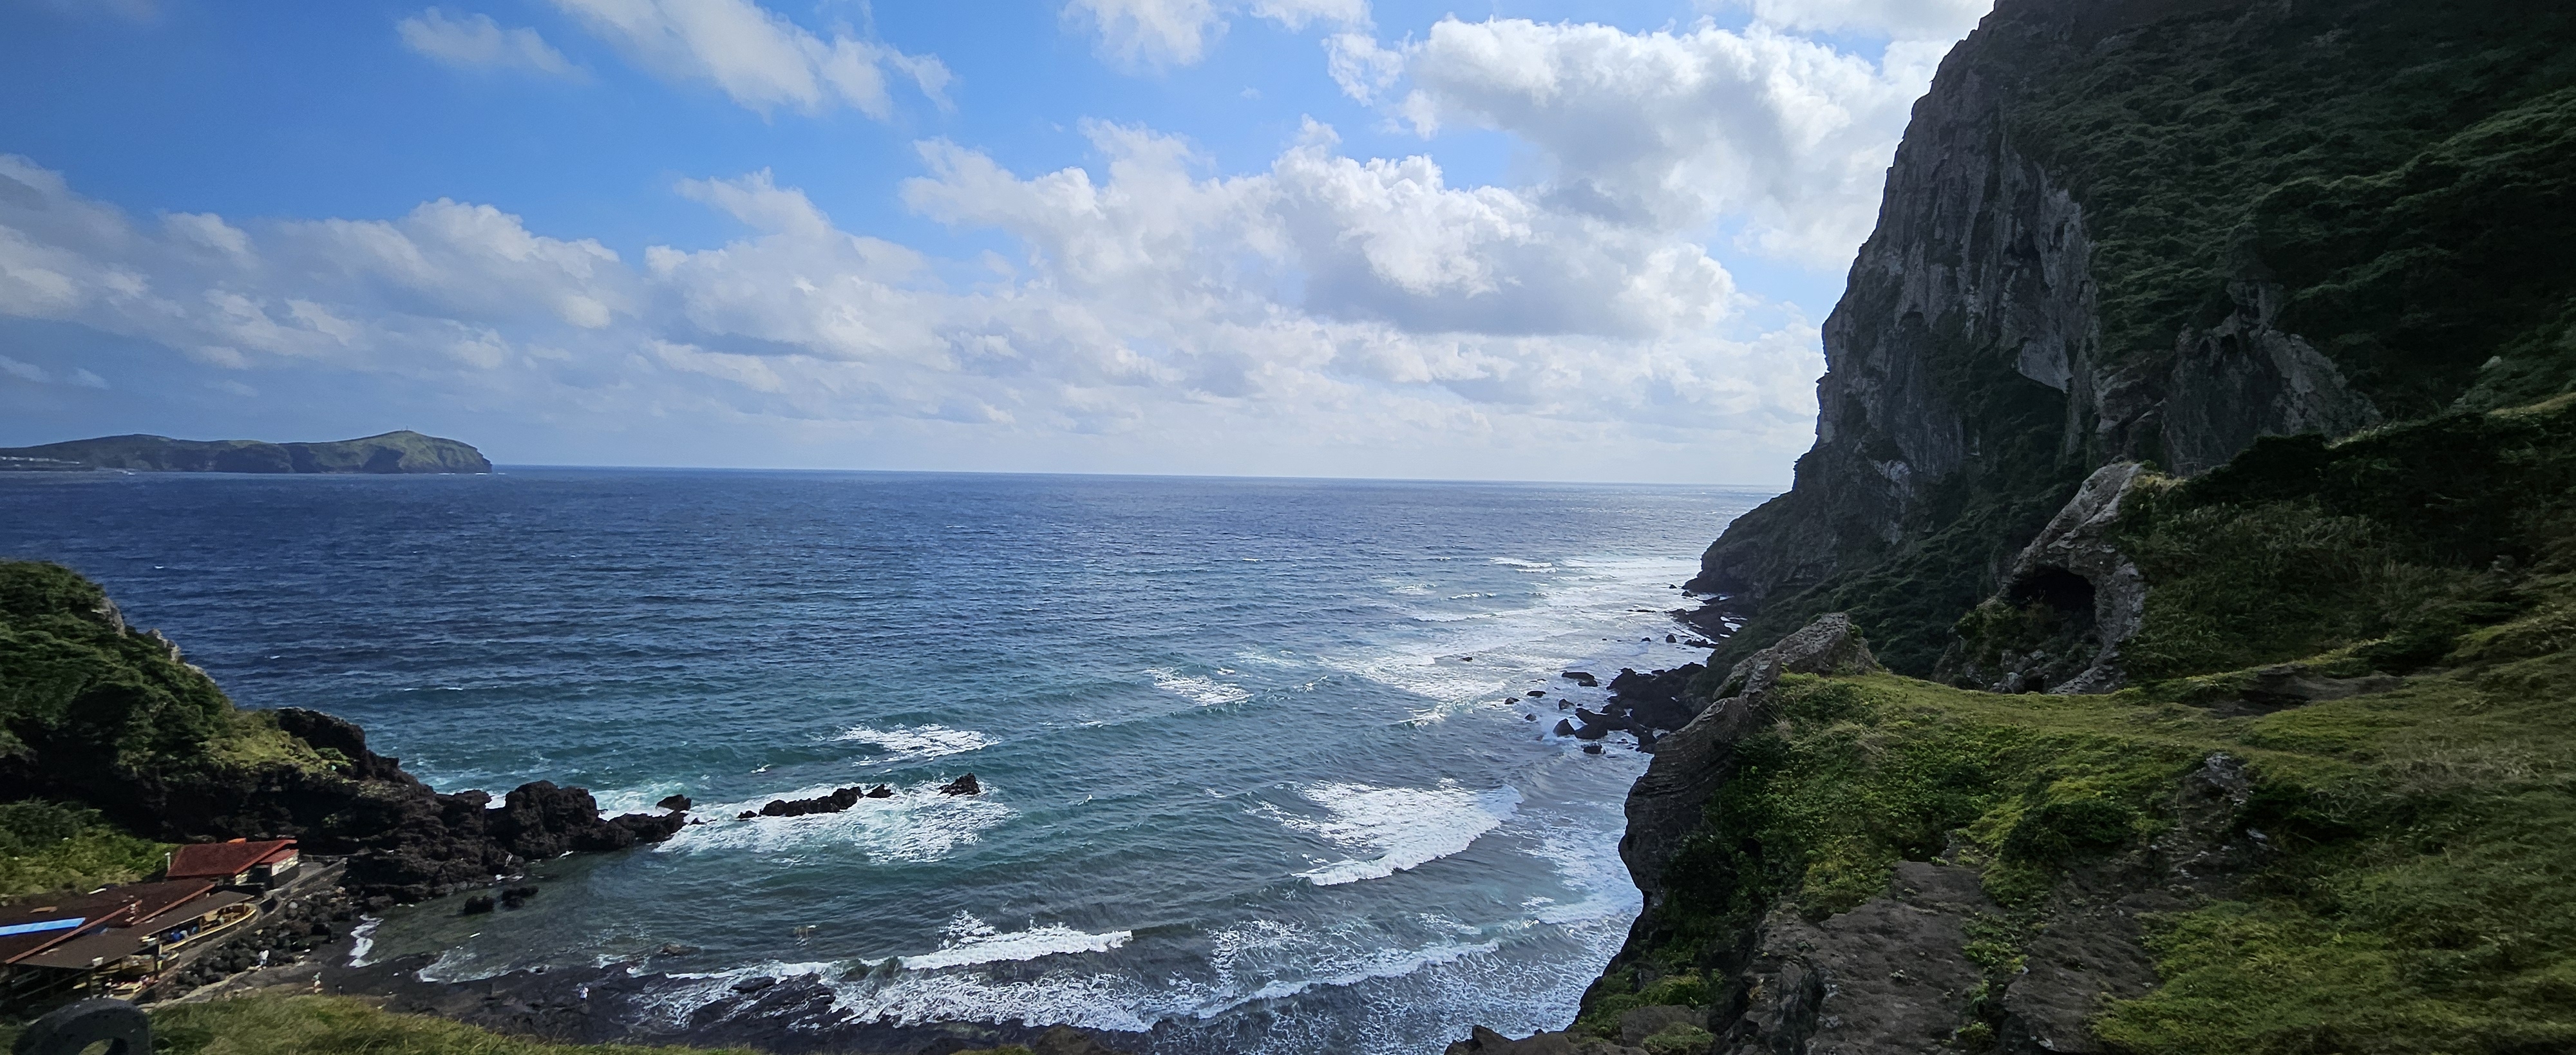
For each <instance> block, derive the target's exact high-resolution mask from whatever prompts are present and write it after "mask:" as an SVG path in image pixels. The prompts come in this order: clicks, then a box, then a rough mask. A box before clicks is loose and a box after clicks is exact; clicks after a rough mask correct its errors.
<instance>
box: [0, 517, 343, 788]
mask: <svg viewBox="0 0 2576 1055" xmlns="http://www.w3.org/2000/svg"><path fill="white" fill-rule="evenodd" d="M40 752H41V754H42V756H43V760H44V765H45V766H46V767H48V768H51V769H54V770H57V772H55V773H52V774H50V775H51V776H54V777H64V776H68V775H70V774H69V773H68V771H66V770H65V767H69V766H93V767H97V768H98V769H99V772H98V773H96V774H95V775H96V776H98V777H101V778H106V777H112V776H116V775H130V774H139V773H145V772H150V773H155V774H164V775H167V774H175V773H183V772H188V771H202V770H208V769H215V768H226V767H237V766H242V765H258V764H263V763H272V762H273V763H280V764H287V765H295V766H314V767H318V766H323V765H327V763H326V761H325V760H324V759H323V758H322V757H321V756H320V755H317V754H315V753H314V752H313V749H312V748H310V747H308V746H306V745H305V744H304V742H303V741H301V740H298V739H296V738H294V737H292V736H288V735H287V734H286V733H284V732H282V731H280V730H279V729H278V728H277V727H276V723H275V720H274V719H273V718H270V717H268V716H265V715H261V714H256V713H249V712H243V711H238V710H235V709H234V708H233V705H232V701H230V700H228V699H226V698H225V697H224V694H223V690H221V689H219V688H216V687H215V682H214V679H212V678H209V677H207V676H206V674H205V672H204V671H201V670H198V669H197V668H195V667H192V666H189V665H188V664H186V663H185V662H183V661H181V660H180V658H179V654H178V649H177V648H176V647H174V646H172V645H171V644H170V643H169V642H167V641H164V640H162V639H161V638H160V637H158V636H157V635H153V634H149V633H142V632H137V631H134V630H131V629H128V628H126V627H125V626H124V625H123V622H122V620H121V619H119V618H118V616H117V615H116V609H115V607H114V606H113V605H111V604H109V603H108V600H107V595H106V593H105V592H104V591H102V590H101V589H99V587H98V584H96V583H93V582H90V581H89V580H87V579H84V578H82V577H81V576H80V575H78V574H77V573H74V572H73V571H71V570H70V569H68V568H64V567H61V566H59V565H54V564H44V563H38V562H32V561H0V793H6V792H10V791H13V790H14V789H12V788H10V787H8V786H7V784H8V783H15V782H21V781H28V780H32V779H34V777H35V776H36V775H34V774H19V773H14V772H12V770H14V769H17V768H19V767H24V766H28V765H33V764H35V762H36V760H37V757H38V755H39V753H40ZM6 778H16V779H15V780H7V779H6ZM0 797H8V798H16V797H21V795H20V794H0Z"/></svg>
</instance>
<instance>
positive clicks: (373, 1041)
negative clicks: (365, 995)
mask: <svg viewBox="0 0 2576 1055" xmlns="http://www.w3.org/2000/svg"><path fill="white" fill-rule="evenodd" d="M151 1015H152V1040H153V1045H152V1046H153V1051H154V1052H155V1053H156V1055H347V1053H349V1052H366V1053H368V1055H686V1053H706V1055H759V1053H758V1052H756V1051H754V1050H753V1049H750V1048H678V1047H641V1046H636V1045H629V1044H552V1043H548V1042H545V1041H541V1040H530V1039H527V1038H524V1037H514V1036H509V1035H506V1034H501V1033H494V1032H492V1031H490V1030H485V1029H478V1028H476V1027H473V1026H468V1025H464V1024H461V1023H456V1022H450V1021H447V1020H446V1019H441V1018H431V1017H428V1016H426V1015H401V1014H394V1013H392V1012H388V1011H384V1010H380V1009H378V1008H376V1007H373V1006H371V1005H369V1004H367V1003H365V1002H364V1001H360V1000H354V999H350V998H348V997H334V996H291V997H277V996H261V997H244V998H240V999H234V1000H215V1001H208V1002H204V1003H193V1004H164V1005H162V1006H160V1007H156V1008H153V1009H152V1010H151ZM14 1033H15V1031H14V1030H11V1029H9V1028H7V1027H0V1042H6V1041H9V1040H13V1039H15V1037H14Z"/></svg>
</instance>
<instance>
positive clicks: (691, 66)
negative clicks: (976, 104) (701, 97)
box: [555, 0, 951, 120]
mask: <svg viewBox="0 0 2576 1055" xmlns="http://www.w3.org/2000/svg"><path fill="white" fill-rule="evenodd" d="M555 4H556V6H558V7H561V8H563V9H564V10H565V11H567V12H569V13H571V14H572V15H574V16H576V17H578V18H579V19H580V20H581V21H582V23H583V24H584V25H586V26H588V27H589V28H590V30H591V31H592V32H593V33H596V34H597V35H599V36H600V37H601V38H603V39H606V40H608V41H609V42H610V43H612V44H615V45H617V46H618V47H619V48H620V49H622V50H624V51H625V52H626V53H627V54H629V55H631V56H633V57H634V58H635V60H636V61H637V62H640V63H642V64H643V65H644V66H646V67H648V68H650V69H652V70H654V71H656V72H657V73H660V74H661V75H662V76H665V77H668V78H671V79H674V80H703V81H707V82H709V83H712V84H714V85H715V86H716V87H717V89H719V90H721V91H723V92H724V93H725V95H726V96H728V97H730V98H731V99H732V100H733V101H734V102H736V103H738V104H740V105H742V106H743V107H745V108H747V109H751V110H755V111H758V112H760V113H763V114H766V113H770V112H771V111H773V110H775V109H777V108H779V107H786V108H789V109H792V110H796V111H799V112H802V113H808V114H812V113H821V112H823V111H826V110H830V109H833V108H835V107H840V106H848V107H851V108H853V109H856V110H858V111H859V112H861V113H864V114H867V115H868V116H870V117H874V118H877V119H879V120H884V119H886V118H889V117H891V116H893V113H894V101H893V98H892V97H891V95H890V94H889V93H888V91H887V88H886V75H887V72H888V71H892V72H894V73H895V74H898V75H900V76H903V77H905V78H908V79H910V80H911V81H912V82H913V84H914V86H915V87H917V88H918V89H920V91H921V93H922V94H923V95H924V96H926V97H928V98H929V99H930V100H931V101H933V102H935V103H938V104H940V105H941V106H946V105H947V104H948V102H947V89H948V83H949V81H950V79H951V77H950V74H949V71H948V67H947V66H946V65H945V64H943V63H941V62H940V61H939V59H938V58H937V57H936V56H932V55H907V54H905V53H903V52H901V51H899V50H896V49H895V48H892V47H889V46H887V45H885V44H881V43H877V42H875V41H870V40H860V39H857V38H854V37H851V36H849V35H848V34H846V33H835V34H833V35H832V37H831V39H829V40H826V39H824V38H823V37H821V36H818V35H816V34H814V33H812V32H810V31H808V30H806V29H805V28H804V27H802V26H799V25H797V24H796V23H794V22H791V21H789V20H788V19H787V18H786V17H784V16H782V15H779V14H777V13H776V12H773V11H770V10H768V9H766V8H763V7H761V6H760V5H758V4H755V3H752V2H750V0H555Z"/></svg>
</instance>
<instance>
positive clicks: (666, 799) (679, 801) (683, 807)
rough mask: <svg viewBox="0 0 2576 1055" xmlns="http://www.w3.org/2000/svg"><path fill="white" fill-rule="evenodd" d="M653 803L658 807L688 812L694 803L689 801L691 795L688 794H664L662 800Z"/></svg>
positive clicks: (674, 811)
mask: <svg viewBox="0 0 2576 1055" xmlns="http://www.w3.org/2000/svg"><path fill="white" fill-rule="evenodd" d="M653 805H654V807H655V808H657V809H665V810H669V811H671V812H673V813H687V812H689V807H690V806H691V805H693V803H691V802H690V801H689V797H688V796H686V795H665V796H663V798H662V801H660V802H656V803H654V804H653Z"/></svg>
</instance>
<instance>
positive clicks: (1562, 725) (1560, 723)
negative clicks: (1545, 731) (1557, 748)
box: [1555, 718, 1574, 736]
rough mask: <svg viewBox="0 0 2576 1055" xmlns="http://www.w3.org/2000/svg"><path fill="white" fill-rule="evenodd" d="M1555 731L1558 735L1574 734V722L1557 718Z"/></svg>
mask: <svg viewBox="0 0 2576 1055" xmlns="http://www.w3.org/2000/svg"><path fill="white" fill-rule="evenodd" d="M1555 732H1556V735H1558V736H1572V735H1574V723H1573V722H1569V721H1566V720H1565V719H1563V718H1559V719H1557V720H1556V729H1555Z"/></svg>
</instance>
